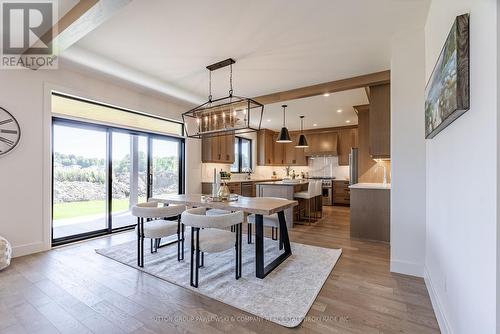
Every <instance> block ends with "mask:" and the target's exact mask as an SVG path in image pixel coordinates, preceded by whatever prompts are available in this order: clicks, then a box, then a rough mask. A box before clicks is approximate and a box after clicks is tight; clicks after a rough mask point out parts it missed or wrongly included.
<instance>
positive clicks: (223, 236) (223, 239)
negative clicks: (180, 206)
mask: <svg viewBox="0 0 500 334" xmlns="http://www.w3.org/2000/svg"><path fill="white" fill-rule="evenodd" d="M243 217H244V216H243V212H242V211H237V212H233V213H227V214H218V215H207V210H206V208H194V209H188V210H186V211H184V212H183V213H182V218H181V222H182V224H184V225H186V226H190V227H191V264H190V276H189V277H190V284H191V286H192V287H195V288H197V287H198V277H199V269H200V267H203V266H204V265H205V259H204V257H205V253H219V252H223V251H225V250H228V249H231V248H232V247H235V278H236V279H239V278H240V277H241V239H242V231H241V230H242V223H243ZM231 226H235V231H236V233H233V232H231V231H228V230H225V229H226V228H228V227H231Z"/></svg>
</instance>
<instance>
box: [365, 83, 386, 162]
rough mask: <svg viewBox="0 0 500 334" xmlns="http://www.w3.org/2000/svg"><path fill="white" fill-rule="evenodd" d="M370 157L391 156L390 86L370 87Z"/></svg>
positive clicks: (382, 157) (381, 157)
mask: <svg viewBox="0 0 500 334" xmlns="http://www.w3.org/2000/svg"><path fill="white" fill-rule="evenodd" d="M369 128H370V129H369V138H370V155H371V157H372V158H380V159H384V158H390V156H391V87H390V84H384V85H377V86H371V87H370V121H369Z"/></svg>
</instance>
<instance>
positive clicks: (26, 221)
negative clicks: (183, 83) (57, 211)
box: [0, 69, 200, 256]
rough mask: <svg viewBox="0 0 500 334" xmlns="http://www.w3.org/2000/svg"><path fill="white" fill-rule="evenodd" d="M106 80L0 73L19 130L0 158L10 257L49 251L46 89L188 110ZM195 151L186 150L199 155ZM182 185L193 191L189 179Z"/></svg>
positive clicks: (3, 226) (2, 95)
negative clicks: (13, 146) (14, 145)
mask: <svg viewBox="0 0 500 334" xmlns="http://www.w3.org/2000/svg"><path fill="white" fill-rule="evenodd" d="M110 80H111V79H107V80H100V79H97V78H94V77H91V76H89V75H87V74H82V73H78V72H74V71H70V70H67V69H59V70H39V71H31V70H3V71H0V106H2V107H4V108H5V109H7V110H8V111H10V112H11V113H12V114H13V115H14V117H16V119H17V120H18V121H19V123H20V127H21V132H22V137H21V141H20V143H19V145H18V147H17V148H16V149H15V150H13V151H12V152H11V153H9V154H8V155H7V156H5V157H1V158H0V184H1V190H2V191H0V212H1V213H2V215H1V221H0V235H2V236H4V237H6V238H7V239H8V240H9V241H10V242H11V243H12V245H13V247H14V255H15V256H20V255H24V254H28V253H31V252H36V251H41V250H44V249H48V248H49V247H50V204H51V203H50V202H51V201H50V160H49V159H50V152H49V145H50V124H51V123H50V94H49V92H50V89H57V90H59V91H62V92H65V93H70V94H75V95H78V96H82V97H85V98H90V99H94V100H97V101H101V102H105V103H110V104H114V105H119V106H122V107H126V108H131V109H135V110H140V111H144V112H148V113H152V114H157V115H160V116H164V117H169V118H173V119H180V113H181V112H182V111H184V110H186V108H187V106H182V105H178V104H174V103H170V102H169V101H167V100H163V99H161V98H158V97H154V96H152V95H147V94H144V93H140V92H139V91H138V90H137V89H134V88H130V87H126V86H120V85H118V84H116V80H115V81H114V82H112V81H110ZM196 150H197V148H196V146H194V148H192V149H187V152H189V153H188V154H190V155H195V154H196V156H197V157H199V156H200V155H199V151H198V152H197V151H196ZM198 150H199V149H198ZM187 160H188V161H187V162H188V166H187V170H189V169H190V168H191V169H192V170H195V169H196V168H195V167H192V166H190V165H189V164H194V163H196V159H187ZM195 181H196V180H195ZM195 184H198V185H199V179H198V182H197V183H196V182H195ZM187 187H188V189H191V188H192V187H195V186H192V185H191V181H190V180H189V179H188V180H187Z"/></svg>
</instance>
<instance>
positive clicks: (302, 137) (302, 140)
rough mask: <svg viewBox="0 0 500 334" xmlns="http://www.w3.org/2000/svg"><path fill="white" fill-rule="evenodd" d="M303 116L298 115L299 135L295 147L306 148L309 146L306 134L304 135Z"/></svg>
mask: <svg viewBox="0 0 500 334" xmlns="http://www.w3.org/2000/svg"><path fill="white" fill-rule="evenodd" d="M304 117H305V116H300V136H299V141H298V142H297V145H295V147H296V148H306V147H309V143H308V142H307V139H306V136H305V135H304Z"/></svg>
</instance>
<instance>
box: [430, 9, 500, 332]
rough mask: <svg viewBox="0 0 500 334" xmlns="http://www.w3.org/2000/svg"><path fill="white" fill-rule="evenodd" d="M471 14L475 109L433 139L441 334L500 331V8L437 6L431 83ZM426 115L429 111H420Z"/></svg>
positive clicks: (433, 281)
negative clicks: (499, 302) (462, 18)
mask: <svg viewBox="0 0 500 334" xmlns="http://www.w3.org/2000/svg"><path fill="white" fill-rule="evenodd" d="M463 13H470V101H471V104H470V110H469V111H467V112H466V113H465V114H464V115H463V116H461V117H460V118H459V119H457V120H456V121H455V122H454V123H452V124H451V125H450V126H448V127H447V128H446V129H444V130H443V131H442V132H441V133H440V134H438V135H437V136H436V137H435V138H434V139H431V140H428V141H427V170H426V171H427V191H426V193H427V227H426V234H427V235H426V258H425V278H426V283H427V286H428V289H429V293H430V295H431V299H432V301H433V305H434V309H435V311H436V315H437V317H438V321H439V324H440V327H441V330H442V331H443V332H444V333H446V332H450V333H482V334H486V333H495V330H496V294H497V286H496V272H497V268H496V265H497V262H496V261H497V259H496V254H497V242H498V240H497V215H496V211H497V182H498V180H497V158H498V145H497V140H498V136H497V131H498V128H497V124H498V118H497V95H496V94H497V80H498V78H497V73H498V72H497V56H498V54H497V43H498V35H497V2H496V1H495V0H434V1H433V2H432V3H431V6H430V9H429V14H428V17H427V22H426V25H425V51H426V53H425V59H426V62H425V73H426V79H427V78H429V76H430V74H431V72H432V69H433V67H434V64H435V62H436V60H437V58H438V55H439V52H440V50H441V47H442V45H443V43H444V41H445V39H446V36H447V34H448V32H449V30H450V28H451V26H452V24H453V20H454V18H455V16H457V15H460V14H463ZM422 112H423V111H422Z"/></svg>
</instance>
